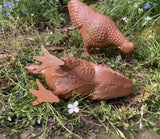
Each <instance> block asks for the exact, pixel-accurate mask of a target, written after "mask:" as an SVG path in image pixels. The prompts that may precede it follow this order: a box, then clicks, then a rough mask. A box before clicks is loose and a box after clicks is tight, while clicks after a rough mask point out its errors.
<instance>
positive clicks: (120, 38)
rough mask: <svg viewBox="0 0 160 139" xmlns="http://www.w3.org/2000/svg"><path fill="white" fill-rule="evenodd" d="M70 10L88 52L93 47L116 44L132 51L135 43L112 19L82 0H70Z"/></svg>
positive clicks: (120, 47)
mask: <svg viewBox="0 0 160 139" xmlns="http://www.w3.org/2000/svg"><path fill="white" fill-rule="evenodd" d="M68 10H69V14H70V18H71V21H72V23H73V25H74V26H75V27H77V28H79V29H80V33H81V35H82V38H83V42H84V45H85V47H86V51H87V53H89V50H90V49H91V48H94V47H95V48H106V47H108V46H110V45H116V46H117V47H118V48H119V49H120V50H121V51H123V52H125V53H130V52H131V51H132V50H133V49H134V44H133V43H132V42H129V41H128V40H127V38H126V37H125V36H124V35H123V34H122V33H121V32H120V31H119V30H118V28H117V27H116V26H115V24H114V22H113V21H112V19H110V18H109V17H108V16H105V15H102V14H100V13H98V12H97V11H95V10H94V9H93V8H92V7H89V6H88V5H86V4H84V3H83V2H81V1H80V0H70V2H69V3H68Z"/></svg>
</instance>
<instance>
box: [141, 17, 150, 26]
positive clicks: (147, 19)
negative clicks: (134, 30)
mask: <svg viewBox="0 0 160 139" xmlns="http://www.w3.org/2000/svg"><path fill="white" fill-rule="evenodd" d="M144 20H145V21H144V23H143V24H142V25H143V26H144V25H145V24H146V23H147V22H148V21H149V20H152V17H150V16H147V17H146V18H145V19H144Z"/></svg>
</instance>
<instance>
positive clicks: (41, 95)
mask: <svg viewBox="0 0 160 139" xmlns="http://www.w3.org/2000/svg"><path fill="white" fill-rule="evenodd" d="M36 83H37V85H38V88H39V91H37V90H32V89H30V90H29V92H31V93H32V94H34V95H35V96H37V99H36V100H35V101H34V102H33V103H32V105H38V104H39V103H42V102H59V98H58V97H57V96H55V95H54V92H55V91H50V90H46V89H45V88H44V87H43V85H42V84H41V83H40V81H39V80H38V79H36ZM55 93H56V92H55Z"/></svg>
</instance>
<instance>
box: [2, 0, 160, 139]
mask: <svg viewBox="0 0 160 139" xmlns="http://www.w3.org/2000/svg"><path fill="white" fill-rule="evenodd" d="M11 2H12V4H11V3H8V5H9V6H7V7H6V8H5V6H6V5H5V6H4V1H3V2H0V5H1V6H0V10H1V11H2V12H0V18H1V20H0V27H1V30H0V39H1V40H0V48H1V49H0V134H4V133H5V134H6V136H7V137H10V138H11V137H13V136H14V137H15V136H18V135H20V134H21V133H23V131H24V130H25V129H27V130H29V133H31V135H30V137H33V138H34V137H37V138H49V137H51V136H52V137H53V136H56V135H59V136H63V137H65V138H72V137H77V138H78V137H79V138H82V137H83V138H84V137H87V136H88V137H90V136H92V137H96V134H101V135H102V134H104V135H110V134H111V135H112V134H113V136H114V134H115V136H119V137H121V138H136V137H137V136H138V135H139V137H140V138H142V137H144V136H143V135H146V134H147V133H153V135H154V136H153V137H152V138H154V137H155V138H156V137H158V134H160V124H159V121H160V44H159V43H160V32H159V26H160V10H159V6H160V3H159V1H158V0H155V1H154V0H153V1H149V0H148V1H146V0H132V1H128V0H121V1H119V0H115V1H112V0H108V1H107V2H106V0H99V1H97V0H95V1H92V0H90V1H84V2H85V3H87V4H89V5H90V6H92V7H94V8H95V9H96V10H97V11H99V12H101V13H102V14H105V15H108V16H109V17H111V18H112V19H113V20H114V22H115V23H116V25H117V27H118V28H119V29H120V31H121V32H122V33H123V34H124V35H125V36H127V38H128V39H129V40H130V41H132V42H133V43H134V44H135V50H134V51H133V53H132V54H131V55H130V56H127V55H125V54H124V53H122V52H120V51H119V50H118V49H117V48H116V47H115V46H111V47H110V48H108V49H102V50H99V51H97V50H96V49H93V54H94V55H95V58H91V57H90V56H84V55H82V54H83V53H84V51H85V47H84V44H83V41H82V38H81V35H80V33H79V30H78V29H75V28H74V27H73V25H72V23H71V22H70V18H69V15H68V10H67V3H68V0H63V1H56V2H53V1H43V0H35V1H32V2H30V1H29V0H24V1H14V0H12V1H11ZM13 3H14V4H15V5H14V4H13ZM155 3H156V5H155ZM148 4H149V5H150V6H149V5H148ZM146 5H147V6H146ZM22 9H23V10H22ZM8 12H9V13H10V14H8ZM41 45H44V46H45V47H46V48H47V49H48V50H49V52H50V53H52V54H53V55H55V56H57V57H63V56H74V57H76V58H81V59H85V60H88V61H91V62H93V63H98V64H102V65H108V66H109V67H111V68H112V69H114V70H116V71H118V72H120V73H122V74H123V75H124V76H127V77H129V78H130V79H132V80H133V84H134V89H133V91H132V92H131V94H130V95H129V96H127V97H122V98H117V99H112V100H104V101H91V100H88V99H85V98H79V97H74V98H73V99H70V100H61V101H60V103H55V104H50V103H42V104H40V105H38V106H32V102H33V101H34V100H35V98H36V97H35V96H33V95H32V94H31V93H30V92H29V91H28V90H29V89H31V88H32V89H37V85H36V82H35V80H36V78H38V79H40V81H41V82H42V83H43V84H44V85H45V87H46V88H47V89H49V88H48V86H47V85H46V83H45V79H44V77H43V76H35V75H31V74H28V73H27V71H26V70H25V69H24V67H25V66H27V65H30V64H33V63H34V64H39V63H38V62H37V61H35V60H33V56H35V55H37V56H39V55H42V51H41ZM75 101H78V102H79V106H78V107H79V109H80V112H79V113H73V114H71V115H70V114H69V113H68V108H67V105H68V104H70V103H73V102H75ZM155 119H156V120H155ZM37 127H40V129H41V130H40V131H37V132H38V133H37V132H36V130H38V129H39V128H37ZM140 130H142V132H139V131H140ZM143 130H144V132H143ZM152 131H154V132H152ZM127 133H129V134H130V135H129V137H128V134H127ZM147 135H148V134H147ZM148 136H149V135H148Z"/></svg>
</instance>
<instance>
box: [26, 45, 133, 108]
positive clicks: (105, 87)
mask: <svg viewBox="0 0 160 139" xmlns="http://www.w3.org/2000/svg"><path fill="white" fill-rule="evenodd" d="M42 51H43V53H44V57H43V56H34V57H33V58H34V59H36V60H38V61H40V62H42V65H30V66H26V67H25V69H27V70H28V72H30V73H33V74H41V75H44V76H45V80H46V82H47V85H48V86H49V87H50V88H51V89H52V91H50V90H46V89H45V88H44V87H43V85H42V84H41V83H40V82H39V80H38V79H37V80H36V82H37V85H38V88H39V91H37V90H32V89H30V90H29V91H30V92H31V93H32V94H34V95H36V96H37V99H36V100H35V101H34V102H33V105H37V104H39V103H41V102H59V98H62V99H66V98H71V97H73V96H74V95H76V96H77V95H79V96H82V97H83V96H88V98H89V99H93V100H95V99H99V100H101V99H110V98H116V97H121V96H126V95H128V94H129V93H130V92H131V90H132V87H133V84H132V80H130V79H129V78H127V77H125V76H123V75H122V74H120V73H118V72H116V71H114V70H112V69H111V68H109V67H107V66H101V65H98V64H94V63H91V62H88V61H85V60H81V59H77V58H74V57H62V58H60V59H59V58H57V57H55V56H53V55H50V53H49V52H48V51H47V50H46V49H45V48H44V47H42Z"/></svg>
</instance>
